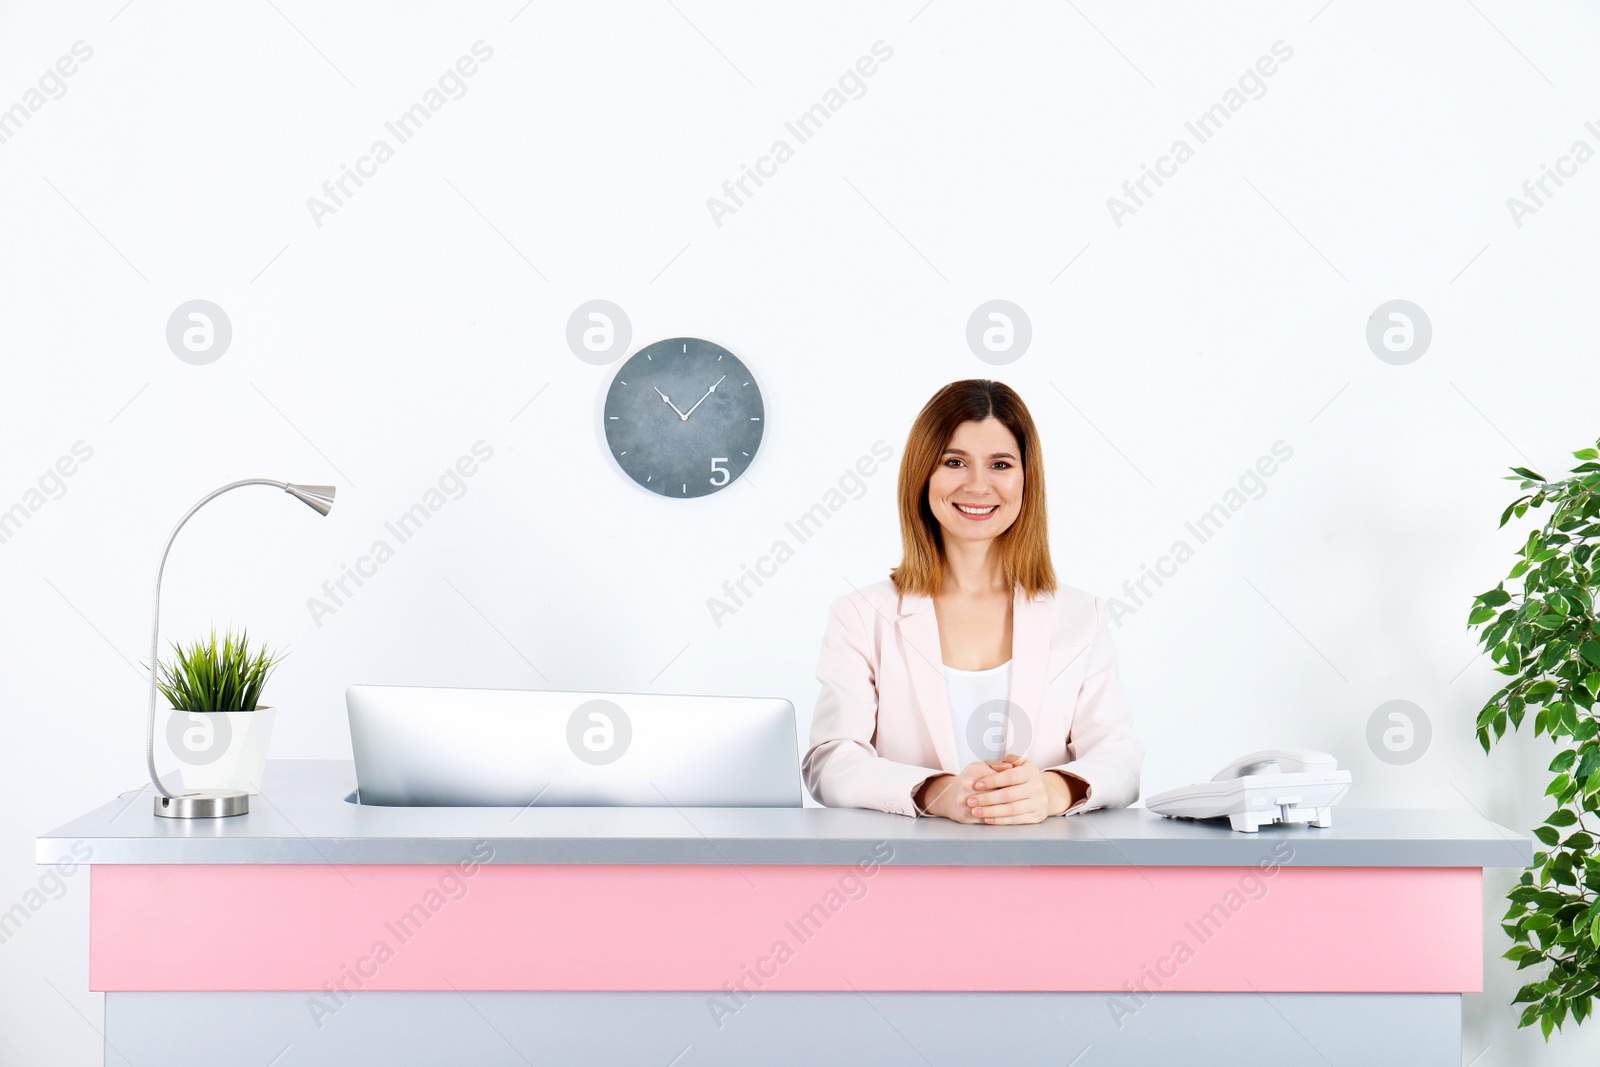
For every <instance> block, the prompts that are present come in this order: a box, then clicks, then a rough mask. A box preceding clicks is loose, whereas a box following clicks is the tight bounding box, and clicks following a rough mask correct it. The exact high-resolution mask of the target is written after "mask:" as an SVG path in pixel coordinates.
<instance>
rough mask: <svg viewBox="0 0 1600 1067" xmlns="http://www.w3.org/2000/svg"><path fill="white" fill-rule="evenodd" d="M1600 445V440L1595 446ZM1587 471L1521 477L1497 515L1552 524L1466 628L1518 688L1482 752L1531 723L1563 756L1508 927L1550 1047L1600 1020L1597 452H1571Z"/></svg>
mask: <svg viewBox="0 0 1600 1067" xmlns="http://www.w3.org/2000/svg"><path fill="white" fill-rule="evenodd" d="M1597 444H1600V442H1597ZM1573 455H1574V456H1576V457H1577V458H1578V459H1579V460H1580V461H1581V462H1580V463H1579V464H1578V466H1576V467H1574V468H1573V469H1572V473H1571V475H1570V476H1569V477H1567V478H1564V479H1561V480H1559V481H1548V480H1546V479H1545V478H1544V477H1543V476H1542V475H1540V474H1538V473H1536V472H1534V471H1531V470H1529V469H1528V468H1526V467H1512V468H1511V471H1512V473H1511V475H1509V476H1508V478H1509V479H1510V480H1512V481H1520V482H1521V483H1522V484H1521V488H1522V491H1523V495H1522V496H1520V497H1518V498H1517V499H1516V500H1514V501H1512V502H1511V504H1510V505H1509V506H1508V507H1507V508H1506V509H1505V511H1504V512H1503V513H1502V514H1501V516H1500V525H1501V526H1504V525H1505V524H1506V523H1507V522H1508V521H1509V520H1510V519H1511V518H1512V517H1513V516H1515V517H1517V518H1521V517H1522V516H1523V515H1525V514H1527V512H1528V510H1529V509H1530V508H1531V509H1538V508H1545V507H1548V508H1549V511H1548V513H1547V517H1546V518H1545V522H1544V526H1543V527H1542V528H1540V529H1536V530H1532V531H1530V532H1529V533H1528V538H1527V540H1526V541H1525V542H1523V544H1522V547H1521V548H1520V549H1518V551H1517V555H1518V557H1519V558H1518V559H1517V562H1516V565H1515V566H1513V567H1512V568H1511V573H1510V574H1509V575H1508V576H1507V579H1506V580H1507V581H1510V582H1517V581H1518V580H1519V579H1520V582H1521V585H1520V588H1518V587H1513V588H1510V589H1508V588H1506V582H1504V581H1503V582H1501V583H1500V584H1499V585H1497V586H1495V588H1493V589H1491V590H1489V591H1488V592H1486V593H1483V594H1481V595H1479V596H1478V597H1477V598H1476V599H1475V600H1474V601H1473V602H1472V613H1471V615H1470V616H1468V619H1467V624H1468V626H1469V627H1481V628H1482V631H1481V633H1480V634H1479V635H1478V638H1479V640H1480V641H1481V642H1482V643H1483V646H1484V648H1485V649H1487V650H1488V652H1489V655H1490V657H1491V658H1492V659H1493V660H1494V661H1495V663H1496V664H1498V666H1497V667H1495V670H1497V671H1499V672H1500V673H1501V674H1504V675H1506V676H1508V678H1509V679H1510V680H1509V681H1508V682H1507V683H1506V684H1505V685H1504V686H1503V687H1501V688H1500V690H1499V691H1497V692H1496V693H1495V694H1494V696H1492V697H1490V698H1489V701H1488V702H1487V703H1486V704H1485V705H1484V706H1483V710H1482V711H1480V712H1479V713H1478V721H1477V733H1478V742H1479V743H1480V744H1481V745H1482V746H1483V750H1484V752H1485V753H1488V751H1489V747H1490V744H1491V734H1492V736H1493V738H1494V739H1499V738H1500V737H1502V736H1504V734H1505V731H1506V725H1507V724H1508V723H1509V724H1510V726H1511V728H1512V729H1513V730H1515V729H1517V728H1519V727H1520V726H1521V725H1522V721H1523V718H1524V717H1525V716H1528V715H1529V714H1530V713H1531V714H1532V718H1533V732H1534V736H1536V737H1537V736H1538V735H1540V734H1548V735H1549V737H1550V739H1551V740H1552V741H1554V742H1555V743H1556V745H1557V746H1558V748H1559V751H1558V752H1557V753H1556V756H1555V758H1554V759H1553V760H1551V761H1550V773H1551V776H1552V777H1551V781H1550V785H1549V787H1548V788H1547V789H1545V796H1548V797H1550V798H1551V799H1552V800H1554V802H1555V810H1554V811H1552V812H1551V813H1550V814H1549V815H1547V816H1545V818H1544V822H1543V823H1542V825H1540V826H1537V827H1535V828H1534V830H1533V834H1534V836H1535V837H1536V838H1538V840H1539V844H1540V845H1541V846H1543V848H1542V850H1541V851H1537V852H1535V853H1534V854H1533V865H1532V866H1531V867H1530V868H1529V869H1528V870H1526V871H1524V872H1523V874H1522V878H1521V881H1520V882H1519V884H1517V885H1516V886H1514V887H1513V888H1512V889H1511V891H1510V893H1509V894H1508V896H1507V899H1508V900H1509V901H1510V902H1511V907H1510V910H1508V911H1507V912H1506V915H1505V919H1504V920H1503V922H1502V927H1503V929H1504V930H1505V932H1506V933H1507V934H1508V935H1509V936H1510V937H1511V940H1512V942H1513V943H1512V945H1511V947H1510V948H1509V949H1508V950H1507V951H1506V953H1505V957H1506V958H1507V959H1511V960H1515V961H1516V962H1517V969H1518V970H1521V969H1524V968H1528V967H1540V968H1542V969H1541V970H1540V971H1539V972H1537V977H1538V980H1537V981H1534V982H1530V983H1529V984H1527V985H1524V986H1523V987H1522V988H1521V989H1520V990H1519V991H1518V992H1517V995H1516V997H1515V998H1514V999H1513V1000H1512V1003H1513V1004H1524V1005H1526V1007H1524V1008H1522V1009H1521V1017H1520V1021H1519V1022H1518V1024H1517V1025H1518V1026H1519V1027H1523V1026H1531V1025H1533V1024H1534V1023H1535V1022H1538V1024H1539V1026H1540V1028H1541V1029H1542V1030H1543V1031H1544V1038H1545V1040H1546V1041H1549V1040H1550V1031H1551V1030H1552V1029H1554V1028H1558V1027H1560V1026H1561V1024H1562V1023H1563V1022H1564V1021H1565V1020H1566V1018H1567V1016H1568V1014H1569V1013H1570V1014H1571V1016H1572V1020H1573V1022H1575V1023H1579V1024H1581V1023H1582V1022H1583V1021H1584V1019H1586V1018H1588V1017H1589V1016H1590V1015H1591V1014H1592V1012H1593V996H1594V991H1595V988H1596V986H1597V985H1600V855H1597V853H1596V849H1595V837H1596V834H1600V821H1597V822H1596V823H1593V824H1591V823H1589V822H1588V820H1589V819H1600V815H1597V812H1600V740H1597V739H1596V734H1597V733H1600V709H1597V708H1596V700H1597V699H1600V618H1597V617H1596V615H1595V610H1594V594H1595V591H1596V589H1597V587H1600V575H1597V568H1600V560H1597V559H1596V558H1595V551H1596V549H1597V548H1600V542H1596V541H1595V538H1596V537H1600V452H1597V451H1596V450H1595V449H1593V448H1585V449H1581V450H1580V451H1577V452H1574V453H1573Z"/></svg>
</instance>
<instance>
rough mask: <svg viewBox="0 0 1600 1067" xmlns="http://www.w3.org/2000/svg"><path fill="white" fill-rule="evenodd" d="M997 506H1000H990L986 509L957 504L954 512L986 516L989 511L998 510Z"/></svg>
mask: <svg viewBox="0 0 1600 1067" xmlns="http://www.w3.org/2000/svg"><path fill="white" fill-rule="evenodd" d="M999 506H1000V505H999V504H990V505H989V506H988V507H986V508H969V507H967V506H966V505H965V504H957V505H956V510H957V511H961V512H964V513H966V514H968V515H987V514H989V513H990V512H991V511H993V510H994V509H995V508H998V507H999Z"/></svg>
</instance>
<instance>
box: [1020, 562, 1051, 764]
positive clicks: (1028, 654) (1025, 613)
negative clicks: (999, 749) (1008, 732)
mask: <svg viewBox="0 0 1600 1067" xmlns="http://www.w3.org/2000/svg"><path fill="white" fill-rule="evenodd" d="M1054 604H1055V599H1054V598H1053V597H1051V596H1049V595H1047V594H1041V595H1040V596H1038V597H1035V598H1033V599H1031V600H1030V599H1029V598H1028V595H1027V593H1025V592H1024V591H1023V590H1022V587H1021V586H1018V587H1017V593H1016V599H1015V600H1014V601H1013V603H1012V609H1011V697H1010V700H1011V704H1012V707H1011V714H1012V715H1013V716H1015V715H1017V714H1018V713H1019V712H1020V714H1021V715H1023V716H1025V722H1026V725H1023V724H1020V723H1016V722H1013V723H1012V735H1013V737H1014V738H1015V740H1016V741H1017V742H1020V743H1022V746H1021V747H1022V749H1023V751H1022V752H1020V753H1018V755H1023V756H1025V755H1027V754H1028V753H1027V750H1028V748H1030V747H1032V745H1033V742H1034V740H1035V739H1036V738H1037V737H1038V736H1039V730H1040V726H1041V723H1042V721H1043V718H1044V690H1045V684H1046V681H1047V679H1046V678H1045V676H1044V675H1045V670H1046V668H1047V666H1048V663H1049V660H1050V637H1051V630H1052V628H1053V623H1054V621H1055V612H1054V609H1053V606H1054ZM1024 731H1025V732H1024Z"/></svg>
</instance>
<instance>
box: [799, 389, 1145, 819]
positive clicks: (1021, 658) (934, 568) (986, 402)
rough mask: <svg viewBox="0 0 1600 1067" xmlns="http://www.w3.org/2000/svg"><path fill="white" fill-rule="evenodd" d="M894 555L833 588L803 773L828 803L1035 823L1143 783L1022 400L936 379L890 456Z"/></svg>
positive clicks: (1100, 803) (1109, 800) (1094, 611)
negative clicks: (1067, 557) (896, 507)
mask: <svg viewBox="0 0 1600 1067" xmlns="http://www.w3.org/2000/svg"><path fill="white" fill-rule="evenodd" d="M899 493H900V534H901V542H902V545H903V550H904V556H903V559H902V561H901V564H900V566H898V567H896V568H895V569H894V570H893V571H892V572H891V573H890V577H889V579H888V580H887V581H883V582H879V583H877V584H875V585H869V586H867V587H866V588H864V589H861V590H858V591H857V592H855V593H853V594H851V595H849V596H843V597H840V598H839V599H837V600H835V601H834V603H833V606H832V609H831V612H830V615H829V620H828V629H827V632H826V634H825V635H824V637H823V644H822V657H821V661H820V663H819V665H818V667H817V679H818V680H819V681H820V682H821V683H822V693H821V695H820V696H819V697H818V699H817V707H816V712H815V714H814V715H813V717H812V723H811V747H810V749H809V750H808V751H807V752H806V757H805V761H804V774H805V779H806V786H807V788H809V789H810V790H811V794H812V796H814V797H816V798H817V800H818V801H820V802H821V803H823V804H826V805H829V806H835V807H864V808H877V809H879V810H882V811H888V812H894V813H896V814H900V815H912V814H920V815H939V816H943V817H945V818H948V819H953V820H955V821H957V822H968V823H989V824H1003V823H1031V822H1039V821H1041V820H1042V819H1044V818H1046V817H1048V816H1051V815H1063V814H1075V813H1077V812H1080V811H1087V810H1089V809H1091V808H1102V807H1122V806H1126V805H1128V804H1131V803H1133V801H1135V800H1137V799H1138V796H1139V769H1140V767H1141V765H1142V764H1143V762H1144V747H1143V746H1142V745H1141V744H1140V743H1139V741H1138V739H1136V738H1135V737H1134V736H1133V729H1132V723H1131V714H1130V707H1129V701H1128V697H1127V693H1126V692H1125V691H1124V689H1123V688H1122V682H1121V679H1120V678H1119V676H1118V673H1117V654H1116V650H1115V648H1113V647H1112V644H1111V636H1110V631H1109V629H1108V624H1109V621H1110V613H1109V612H1108V611H1107V610H1106V605H1105V602H1104V601H1103V600H1102V599H1101V598H1099V597H1095V596H1092V595H1090V594H1088V593H1085V592H1083V591H1081V590H1078V589H1072V588H1070V587H1066V586H1061V587H1058V586H1057V584H1056V578H1055V571H1054V569H1053V567H1052V566H1051V563H1050V544H1049V538H1048V534H1047V527H1046V521H1045V493H1044V464H1043V458H1042V450H1041V448H1040V445H1039V434H1038V431H1037V430H1036V429H1035V427H1034V424H1033V418H1032V416H1030V415H1029V414H1028V409H1027V406H1026V405H1025V404H1023V402H1022V398H1021V397H1019V396H1018V395H1017V394H1016V393H1015V392H1014V391H1013V390H1012V389H1011V388H1010V387H1008V386H1006V385H1005V384H1003V383H1001V382H995V381H989V380H986V379H970V380H967V381H960V382H953V383H951V384H950V385H947V386H945V387H944V388H943V389H941V390H940V391H939V392H938V393H936V394H935V395H934V397H933V398H932V399H931V400H929V401H928V403H927V405H926V406H925V407H924V408H923V409H922V412H921V413H920V414H919V415H918V416H917V419H916V422H915V423H914V424H913V425H912V427H911V434H910V437H909V439H908V440H907V442H906V449H905V452H904V454H903V456H902V457H901V463H900V484H899Z"/></svg>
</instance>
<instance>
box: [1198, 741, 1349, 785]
mask: <svg viewBox="0 0 1600 1067" xmlns="http://www.w3.org/2000/svg"><path fill="white" fill-rule="evenodd" d="M1338 769H1339V761H1338V760H1336V759H1334V758H1333V757H1332V756H1330V755H1329V754H1328V753H1326V752H1318V751H1316V750H1314V749H1309V748H1265V749H1262V750H1261V751H1260V752H1252V753H1250V754H1249V755H1247V756H1240V757H1239V758H1238V759H1236V760H1234V761H1233V762H1232V763H1230V764H1228V765H1227V766H1226V767H1224V768H1222V770H1220V771H1218V772H1217V773H1216V775H1215V776H1214V777H1213V778H1212V779H1211V780H1212V781H1213V782H1226V781H1228V780H1229V779H1232V778H1244V777H1246V776H1249V775H1255V774H1299V773H1304V772H1310V773H1322V774H1325V773H1328V772H1331V771H1336V770H1338Z"/></svg>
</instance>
